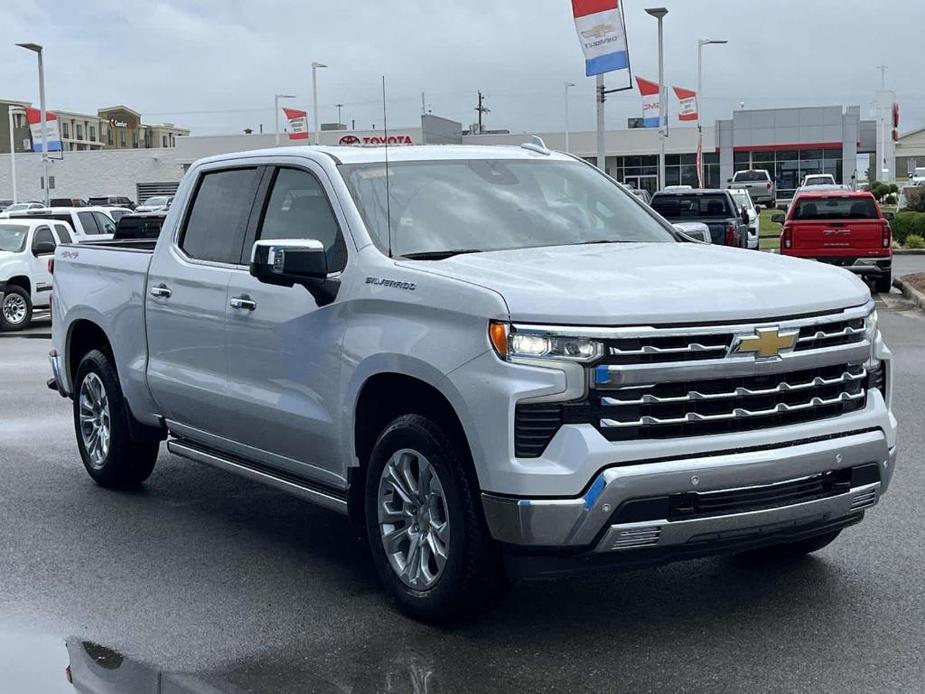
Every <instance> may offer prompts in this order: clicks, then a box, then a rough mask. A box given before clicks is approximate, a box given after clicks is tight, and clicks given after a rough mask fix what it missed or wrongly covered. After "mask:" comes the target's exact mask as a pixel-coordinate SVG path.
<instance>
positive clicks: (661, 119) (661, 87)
mask: <svg viewBox="0 0 925 694" xmlns="http://www.w3.org/2000/svg"><path fill="white" fill-rule="evenodd" d="M646 14H648V15H650V16H652V17H655V18H656V19H657V20H658V133H659V138H658V139H659V150H658V185H659V189H661V188H663V187H664V186H665V139H666V137H667V135H668V133H667V132H665V44H664V41H663V34H662V20H663V19H664V18H665V15H666V14H668V10H667V8H664V7H648V8H646Z"/></svg>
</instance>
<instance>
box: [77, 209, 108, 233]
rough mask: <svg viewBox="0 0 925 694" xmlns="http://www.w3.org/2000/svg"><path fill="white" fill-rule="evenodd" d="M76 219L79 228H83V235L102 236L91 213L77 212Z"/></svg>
mask: <svg viewBox="0 0 925 694" xmlns="http://www.w3.org/2000/svg"><path fill="white" fill-rule="evenodd" d="M77 219H79V220H80V226H82V227H83V228H84V233H85V234H102V233H103V232H102V231H100V228H99V227H98V226H97V224H96V220H95V219H94V218H93V213H92V212H78V213H77Z"/></svg>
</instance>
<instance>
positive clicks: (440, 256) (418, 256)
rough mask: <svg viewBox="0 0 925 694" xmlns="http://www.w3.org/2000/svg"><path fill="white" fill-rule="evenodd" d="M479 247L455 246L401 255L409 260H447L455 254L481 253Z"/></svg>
mask: <svg viewBox="0 0 925 694" xmlns="http://www.w3.org/2000/svg"><path fill="white" fill-rule="evenodd" d="M481 252H482V251H481V249H479V248H453V249H451V250H446V251H419V252H417V253H405V254H403V255H401V256H399V257H401V258H407V259H408V260H445V259H446V258H452V257H453V256H454V255H464V254H466V253H481Z"/></svg>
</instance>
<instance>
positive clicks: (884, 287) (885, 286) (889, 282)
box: [874, 273, 893, 294]
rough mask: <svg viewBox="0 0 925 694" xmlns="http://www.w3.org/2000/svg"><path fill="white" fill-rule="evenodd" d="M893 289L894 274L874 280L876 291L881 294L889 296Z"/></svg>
mask: <svg viewBox="0 0 925 694" xmlns="http://www.w3.org/2000/svg"><path fill="white" fill-rule="evenodd" d="M892 288H893V273H889V274H886V275H880V276H879V277H878V278H877V279H875V280H874V289H875V290H876V291H877V293H879V294H889V293H890V290H891V289H892Z"/></svg>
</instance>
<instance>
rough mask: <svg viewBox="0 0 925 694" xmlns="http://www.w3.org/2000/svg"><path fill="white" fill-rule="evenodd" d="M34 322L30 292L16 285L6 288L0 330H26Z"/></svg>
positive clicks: (0, 307) (1, 304) (1, 306)
mask: <svg viewBox="0 0 925 694" xmlns="http://www.w3.org/2000/svg"><path fill="white" fill-rule="evenodd" d="M31 322H32V300H31V299H30V298H29V292H27V291H26V290H25V289H23V288H22V287H17V286H16V285H13V286H10V287H7V288H6V293H5V294H4V295H3V300H2V301H0V330H25V329H26V328H28V327H29V323H31Z"/></svg>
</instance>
